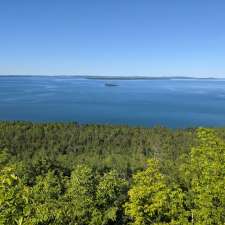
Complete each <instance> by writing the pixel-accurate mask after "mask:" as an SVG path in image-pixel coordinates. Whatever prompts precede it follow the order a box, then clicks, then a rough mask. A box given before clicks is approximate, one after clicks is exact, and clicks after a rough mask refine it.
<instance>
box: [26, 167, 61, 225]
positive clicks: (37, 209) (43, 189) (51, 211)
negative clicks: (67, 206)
mask: <svg viewBox="0 0 225 225" xmlns="http://www.w3.org/2000/svg"><path fill="white" fill-rule="evenodd" d="M60 195H61V185H60V180H59V179H58V178H57V177H56V176H55V175H54V173H53V172H51V171H49V172H48V173H47V174H46V175H45V176H38V177H37V178H36V184H35V185H34V186H33V187H32V189H31V194H30V198H31V199H32V204H31V207H30V214H31V216H30V217H29V220H28V221H29V223H30V224H33V225H36V224H61V223H62V221H63V218H62V217H63V215H62V206H63V203H62V201H61V196H60Z"/></svg>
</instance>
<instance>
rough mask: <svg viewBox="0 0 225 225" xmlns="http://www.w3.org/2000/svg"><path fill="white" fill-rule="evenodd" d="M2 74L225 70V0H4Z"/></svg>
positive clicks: (201, 73)
mask: <svg viewBox="0 0 225 225" xmlns="http://www.w3.org/2000/svg"><path fill="white" fill-rule="evenodd" d="M0 74H46V75H48V74H80V75H82V74H90V75H121V76H122V75H124V76H128V75H143V76H172V75H174V76H177V75H180V76H216V75H217V76H219V77H225V1H224V0H1V1H0Z"/></svg>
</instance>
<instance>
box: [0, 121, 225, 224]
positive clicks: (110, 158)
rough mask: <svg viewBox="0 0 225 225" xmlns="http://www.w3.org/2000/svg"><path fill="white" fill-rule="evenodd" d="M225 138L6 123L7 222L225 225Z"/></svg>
mask: <svg viewBox="0 0 225 225" xmlns="http://www.w3.org/2000/svg"><path fill="white" fill-rule="evenodd" d="M224 140H225V128H218V129H197V130H196V129H181V130H179V129H177V130H170V129H167V128H162V127H156V128H135V127H134V128H131V127H126V126H110V125H109V126H103V125H79V124H76V123H68V124H62V123H46V124H36V123H35V124H32V123H26V122H11V123H10V122H0V225H114V224H115V225H125V224H128V223H130V224H134V225H152V224H153V225H162V224H169V225H224V224H225V141H224ZM153 158H154V160H153ZM147 159H150V160H149V162H148V166H147V168H145V164H146V160H147ZM74 165H76V167H75V169H74ZM137 171H142V172H138V173H137ZM134 174H136V175H134ZM128 190H129V192H128ZM124 206H125V207H124ZM124 211H126V214H127V215H125V212H124Z"/></svg>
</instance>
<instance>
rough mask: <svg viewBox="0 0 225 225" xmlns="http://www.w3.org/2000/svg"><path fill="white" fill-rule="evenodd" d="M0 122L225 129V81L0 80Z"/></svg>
mask: <svg viewBox="0 0 225 225" xmlns="http://www.w3.org/2000/svg"><path fill="white" fill-rule="evenodd" d="M105 83H112V84H117V85H118V86H105ZM0 120H29V121H35V122H36V121H41V122H46V121H60V122H61V121H77V122H80V123H100V124H102V123H104V124H128V125H135V126H136V125H138V126H155V125H162V126H167V127H195V126H225V79H204V80H203V79H159V80H157V79H156V80H113V81H110V80H98V79H85V78H75V77H65V78H63V77H47V76H43V77H40V76H37V77H32V76H29V77H7V76H2V77H0Z"/></svg>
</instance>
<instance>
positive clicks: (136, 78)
mask: <svg viewBox="0 0 225 225" xmlns="http://www.w3.org/2000/svg"><path fill="white" fill-rule="evenodd" d="M1 77H49V78H55V77H57V78H65V79H67V78H75V79H76V78H77V79H81V78H82V79H89V80H173V79H182V80H212V79H213V80H216V79H223V78H216V77H185V76H168V77H166V76H160V77H146V76H124V77H123V76H91V75H0V78H1Z"/></svg>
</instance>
